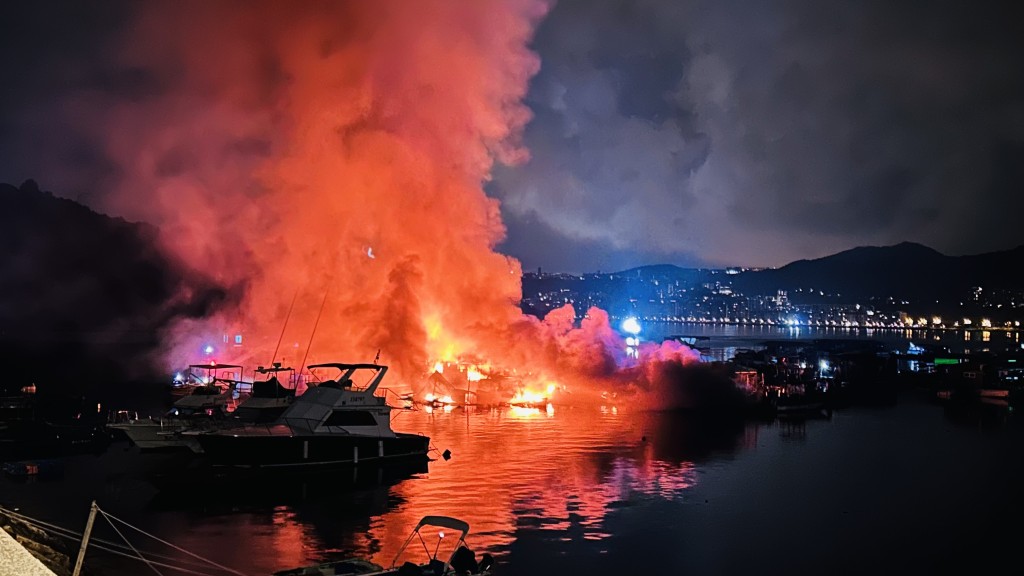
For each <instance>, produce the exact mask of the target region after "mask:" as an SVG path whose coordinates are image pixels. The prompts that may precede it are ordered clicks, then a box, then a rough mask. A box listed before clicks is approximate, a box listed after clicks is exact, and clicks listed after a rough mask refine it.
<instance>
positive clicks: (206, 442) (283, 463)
mask: <svg viewBox="0 0 1024 576" xmlns="http://www.w3.org/2000/svg"><path fill="white" fill-rule="evenodd" d="M309 369H310V370H311V371H316V370H325V369H327V370H333V371H335V372H336V373H337V377H336V378H334V379H331V380H326V381H323V382H320V383H319V384H318V385H317V386H314V387H311V388H309V389H307V390H306V391H305V392H304V393H303V394H301V395H300V396H298V397H296V398H295V400H293V401H292V402H291V404H290V405H289V406H288V408H287V409H285V411H284V413H283V414H282V415H281V416H280V418H278V419H277V420H275V421H274V422H272V423H269V424H265V425H259V424H252V425H246V426H241V427H233V428H230V429H225V430H215V431H208V432H204V433H201V434H198V435H196V436H194V437H195V438H196V439H197V441H198V442H199V444H200V446H201V447H202V451H203V452H204V453H205V454H206V457H207V459H208V461H209V462H210V464H212V465H214V466H227V467H239V468H293V469H301V468H310V467H317V466H326V465H357V464H363V463H382V462H389V461H400V460H407V459H409V460H416V459H420V460H426V459H427V454H428V451H429V450H430V439H429V438H428V437H427V436H423V435H420V434H409V433H402V432H395V431H394V430H392V428H391V417H390V415H391V406H389V405H388V404H387V403H386V402H385V398H384V396H383V395H377V394H376V393H377V392H378V391H379V392H381V393H382V394H383V392H384V390H383V389H381V388H380V383H381V380H383V378H384V375H385V374H386V373H387V370H388V368H387V366H383V365H378V364H346V363H331V364H314V365H311V366H309ZM359 380H362V382H361V383H360V384H357V381H359Z"/></svg>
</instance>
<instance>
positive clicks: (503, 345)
mask: <svg viewBox="0 0 1024 576" xmlns="http://www.w3.org/2000/svg"><path fill="white" fill-rule="evenodd" d="M139 8H140V9H141V10H142V12H141V13H140V14H138V15H137V18H136V19H135V20H134V21H133V22H134V24H133V26H132V27H131V33H130V34H129V35H128V37H127V38H126V39H125V42H124V43H123V44H121V45H120V48H119V50H118V51H117V57H118V59H119V67H120V68H121V69H122V70H128V71H130V72H129V73H127V76H128V77H131V78H133V79H134V80H133V85H134V86H135V91H134V93H135V97H134V98H132V99H131V100H129V101H125V100H121V101H119V102H118V104H117V106H114V107H107V108H104V110H105V112H104V113H103V114H99V115H90V118H92V121H94V122H95V123H96V124H95V125H94V126H92V129H93V130H95V131H96V132H98V133H102V134H105V135H106V139H105V146H106V153H107V154H108V155H109V157H110V158H112V159H114V160H115V161H116V163H117V164H118V165H119V166H120V173H119V175H118V185H117V187H116V190H117V193H116V195H114V196H112V197H110V198H109V199H108V206H107V208H108V209H109V210H110V211H112V212H116V213H119V214H124V215H127V216H129V217H133V218H137V219H141V220H146V221H150V222H153V223H155V224H157V225H159V226H160V228H161V229H162V230H163V231H164V234H165V241H166V242H167V244H168V246H169V247H171V248H172V249H173V250H174V251H175V252H176V253H177V254H179V255H180V256H181V257H183V258H185V259H186V260H187V261H188V262H190V263H192V265H193V266H195V267H196V268H198V269H200V270H203V271H205V272H206V273H208V274H210V275H212V276H213V277H214V278H215V279H216V280H217V281H218V282H219V283H221V284H223V285H224V286H225V287H228V288H232V289H233V292H232V293H238V294H242V295H243V296H242V297H241V299H240V301H238V302H236V303H235V305H234V306H231V307H230V309H226V310H224V311H222V313H220V314H218V315H217V316H216V317H212V318H207V319H204V320H202V321H199V322H196V321H188V322H182V323H179V324H178V325H177V326H176V329H175V330H173V331H172V332H171V333H169V334H168V335H167V340H168V358H167V361H168V364H169V365H182V364H185V363H189V362H195V361H197V360H201V359H202V357H201V352H200V351H201V350H202V349H203V348H204V347H205V346H206V345H207V344H210V343H211V340H213V342H212V345H213V346H215V348H216V355H217V356H218V359H220V360H221V361H232V362H241V363H245V364H247V365H249V366H250V367H251V366H254V365H256V364H269V363H270V362H271V361H273V360H277V361H282V362H284V363H285V364H287V365H292V366H293V367H296V368H299V367H301V365H303V364H310V363H313V362H332V361H341V362H370V361H373V360H374V359H375V358H376V357H377V354H378V352H379V353H380V361H381V362H382V363H385V364H388V365H390V366H391V367H392V369H393V370H394V371H396V372H397V373H398V378H397V379H395V380H393V381H392V385H394V383H395V382H398V383H400V385H401V384H404V385H407V386H413V387H415V386H416V383H417V382H419V381H421V380H422V379H423V377H424V375H425V373H426V371H427V369H428V367H429V366H430V365H431V363H432V362H433V361H435V360H438V359H456V358H457V357H459V356H462V355H467V354H473V355H477V356H478V357H481V358H485V359H487V360H488V361H489V362H493V363H495V364H497V365H503V366H518V367H523V366H529V367H530V368H531V370H533V371H535V373H534V375H535V376H536V377H537V378H541V379H544V378H556V377H557V378H559V381H558V382H559V384H566V383H567V379H577V380H579V381H584V380H586V381H591V382H592V381H594V380H595V379H596V380H598V381H604V382H607V383H614V382H615V381H616V378H617V377H621V375H619V376H617V375H616V371H617V367H618V366H620V365H621V360H622V359H621V358H617V357H616V356H617V355H619V354H621V353H620V352H619V351H621V350H623V344H622V342H621V339H619V338H618V336H616V335H615V333H614V331H612V330H611V329H610V327H609V325H608V321H607V316H606V315H604V313H603V312H601V311H596V310H595V311H591V313H590V315H589V318H587V319H586V320H584V321H583V324H582V326H581V327H579V328H574V326H573V320H574V313H573V311H572V310H571V309H566V310H563V311H559V312H557V313H555V314H553V315H552V316H550V317H549V318H547V319H545V320H544V321H539V320H537V319H535V318H533V317H527V316H524V315H523V314H522V313H521V312H520V310H519V307H518V302H519V300H520V297H521V294H520V278H521V271H520V265H519V262H517V261H516V260H514V259H512V258H509V257H506V256H503V255H502V254H499V253H497V252H495V250H494V247H495V246H496V245H497V244H498V243H499V242H501V241H502V240H503V238H504V235H505V228H504V225H503V224H502V221H501V217H500V212H499V205H498V203H497V201H496V200H494V199H492V198H489V197H488V196H487V195H486V194H485V193H484V191H483V185H484V183H485V182H486V181H488V179H489V178H490V174H491V170H492V168H493V164H494V162H495V161H499V162H501V163H505V164H514V163H516V162H519V161H522V160H524V159H525V158H526V157H527V151H526V150H525V149H524V148H523V147H522V146H521V144H520V135H521V132H522V130H523V127H524V126H525V124H526V123H527V122H528V121H529V119H530V112H529V109H528V108H526V107H525V106H524V104H523V103H522V100H523V97H524V96H525V94H526V91H527V88H528V84H529V80H530V78H531V76H533V75H534V74H535V73H536V72H537V71H538V70H539V66H540V62H539V60H538V57H537V56H536V55H535V54H534V53H533V52H532V51H531V50H530V49H529V42H530V40H531V36H532V34H533V30H534V27H535V25H536V23H537V22H538V21H539V19H540V18H542V17H543V15H544V14H545V12H546V10H547V8H548V7H547V6H546V4H545V3H543V2H538V1H536V0H513V1H503V2H497V1H494V2H442V1H417V2H405V1H384V2H378V1H375V2H302V3H282V2H205V1H204V2H163V3H156V4H150V3H147V4H145V5H144V6H141V5H140V6H139ZM95 104H96V103H95V102H89V101H88V100H87V99H85V100H83V101H82V102H81V103H80V105H81V106H82V108H83V110H92V109H95V108H96V106H95ZM235 334H241V335H242V337H243V342H242V344H241V346H235V342H234V335H235ZM222 336H226V339H225V338H222ZM684 356H685V354H684V355H682V356H680V357H684ZM556 375H558V376H556Z"/></svg>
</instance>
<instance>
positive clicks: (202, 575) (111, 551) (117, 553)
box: [89, 540, 216, 576]
mask: <svg viewBox="0 0 1024 576" xmlns="http://www.w3.org/2000/svg"><path fill="white" fill-rule="evenodd" d="M89 542H90V544H89V545H90V546H91V547H93V548H96V549H97V550H102V551H104V552H106V553H108V554H113V555H115V556H121V557H124V558H128V559H131V560H141V559H140V558H139V557H137V556H132V555H131V554H126V553H124V552H121V551H119V550H114V549H113V548H107V547H106V546H102V545H94V544H92V540H90V541H89ZM152 564H153V565H154V566H160V567H161V568H170V569H171V570H176V571H178V572H184V573H186V574H196V575H197V576H216V574H210V573H209V572H199V571H196V570H191V569H189V568H182V567H180V566H174V565H173V564H165V563H163V562H152Z"/></svg>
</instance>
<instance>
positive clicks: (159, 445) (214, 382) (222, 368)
mask: <svg viewBox="0 0 1024 576" xmlns="http://www.w3.org/2000/svg"><path fill="white" fill-rule="evenodd" d="M240 370H241V366H237V365H233V364H215V363H214V364H193V365H191V366H189V377H188V381H189V382H194V383H196V384H195V385H190V386H189V387H188V394H186V395H184V396H181V397H179V398H178V399H177V400H175V401H174V403H173V404H172V405H171V408H170V410H168V411H167V413H165V414H164V415H163V416H161V417H159V418H156V417H149V418H137V417H136V418H130V419H125V420H124V421H117V422H111V423H108V424H107V428H108V429H110V430H112V431H116V432H117V433H121V434H124V435H125V436H126V437H127V438H128V440H129V441H130V442H131V443H132V444H134V445H136V446H138V448H139V449H140V450H145V451H155V450H178V449H188V450H192V451H193V452H199V451H200V447H199V443H198V442H196V441H195V440H194V439H193V438H192V437H191V436H186V435H183V434H181V433H182V432H184V431H188V430H193V431H194V430H203V429H209V428H216V427H218V426H220V425H223V423H224V422H225V421H227V418H228V415H229V412H230V404H231V403H232V402H234V400H235V398H234V395H235V392H236V390H235V389H236V387H237V385H238V382H239V380H237V379H234V378H235V377H236V376H235V375H236V374H240V372H236V371H240ZM203 372H205V374H204V373H203ZM222 373H227V374H230V375H231V376H232V378H224V377H222V376H221V374H222ZM121 412H122V413H127V412H126V411H121Z"/></svg>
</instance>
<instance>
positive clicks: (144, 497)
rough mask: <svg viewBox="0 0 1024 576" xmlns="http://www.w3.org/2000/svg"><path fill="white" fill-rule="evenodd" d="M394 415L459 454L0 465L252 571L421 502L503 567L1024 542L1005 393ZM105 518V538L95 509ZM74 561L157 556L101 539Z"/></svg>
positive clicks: (118, 457) (11, 484) (386, 524)
mask: <svg viewBox="0 0 1024 576" xmlns="http://www.w3.org/2000/svg"><path fill="white" fill-rule="evenodd" d="M394 427H395V428H396V429H397V430H402V431H416V432H422V433H425V434H428V435H429V436H430V437H431V439H432V444H433V446H434V447H436V448H437V449H438V450H439V451H443V450H445V449H448V450H451V453H452V457H451V459H450V460H447V461H446V460H444V459H442V458H438V459H436V460H434V461H432V462H430V463H428V464H427V465H426V467H425V470H420V471H406V472H402V473H399V474H398V475H397V477H391V476H390V475H385V474H380V473H378V472H377V471H369V473H362V471H360V472H359V473H357V474H355V475H353V474H352V473H351V472H349V473H345V474H330V475H320V476H318V477H316V478H314V479H294V478H293V479H287V478H286V479H280V480H278V481H275V482H260V483H255V484H254V483H248V482H236V483H229V484H226V485H225V484H222V483H218V484H210V483H207V482H205V481H204V479H203V478H201V477H196V478H189V477H188V476H187V475H185V476H179V477H178V480H176V481H175V483H173V484H171V485H167V484H166V483H164V482H157V481H156V480H155V478H157V477H158V475H159V474H160V473H162V472H165V471H167V470H169V469H180V468H181V467H182V466H184V465H186V464H187V463H186V462H184V461H183V460H175V457H173V456H169V455H149V454H140V453H138V452H137V451H136V450H135V449H134V448H129V447H127V446H126V445H125V444H117V443H115V444H113V445H112V446H111V447H110V448H109V449H108V450H107V451H106V452H104V453H102V454H99V455H84V456H76V457H71V458H69V459H67V460H66V465H65V471H64V474H63V477H62V478H60V479H54V480H38V481H34V482H18V481H14V480H12V479H10V478H3V479H2V480H0V504H2V505H4V506H6V507H17V508H19V509H20V510H21V512H22V513H24V514H27V515H29V516H32V517H35V518H39V519H42V520H46V521H50V522H53V523H56V524H60V525H62V526H66V527H69V528H73V529H76V530H80V529H81V527H82V526H83V525H84V522H85V519H86V516H87V513H88V508H89V503H90V501H91V500H93V499H95V500H96V501H97V502H98V504H99V506H100V507H101V508H103V509H104V510H106V511H107V512H109V513H110V514H113V515H115V516H117V517H119V518H122V519H124V520H126V521H127V522H129V523H131V524H133V525H135V526H138V527H140V528H142V529H144V530H146V531H148V532H150V533H152V534H154V535H157V536H159V537H161V538H163V539H166V540H168V541H170V542H173V543H174V544H176V545H178V546H181V547H183V548H185V549H187V550H189V551H191V552H194V553H196V554H199V555H200V556H203V557H205V558H209V559H211V560H214V561H216V562H217V563H220V564H222V565H224V566H228V567H231V568H233V569H235V570H238V571H240V572H242V573H245V574H253V575H263V576H266V575H268V574H270V573H271V572H273V571H275V570H280V569H284V568H290V567H295V566H299V565H303V564H308V563H312V562H316V561H321V560H325V559H334V558H338V557H343V556H347V555H350V554H356V555H361V556H368V557H370V558H372V559H374V560H375V561H377V562H379V563H385V564H387V563H390V561H391V559H392V555H393V554H394V552H395V551H396V550H397V549H398V547H399V546H400V545H401V544H402V541H403V540H404V539H405V537H406V536H407V535H408V534H409V531H410V530H411V529H412V527H413V526H414V524H415V523H416V522H417V521H418V520H419V518H420V517H422V516H424V515H428V514H445V515H451V516H456V517H459V518H462V519H464V520H466V521H468V522H469V523H470V525H471V527H472V533H471V535H470V538H469V539H470V544H471V545H472V546H473V547H474V549H475V550H476V551H477V552H478V553H482V552H489V553H491V554H492V555H494V556H495V557H496V558H497V561H498V571H499V572H498V573H499V574H502V575H524V576H525V575H539V574H565V573H578V574H595V575H604V574H607V575H613V574H614V575H621V574H638V573H641V572H644V571H648V570H656V571H658V572H659V573H666V574H748V573H751V572H754V571H756V572H758V573H762V574H788V575H803V574H822V573H829V574H854V573H865V572H867V571H872V572H881V573H897V572H904V573H940V572H941V573H945V572H949V571H951V570H954V569H962V570H966V571H968V572H969V573H978V572H985V571H989V570H990V569H993V568H994V567H995V566H999V565H1001V564H1002V563H1003V562H1010V563H1011V565H1013V564H1015V563H1016V562H1017V558H1016V550H1017V542H1019V538H1020V536H1021V532H1022V530H1021V529H1020V528H1019V518H1020V514H1021V512H1024V498H1022V496H1021V488H1022V486H1024V452H1022V450H1021V448H1022V447H1024V444H1022V442H1021V441H1022V439H1024V434H1022V430H1024V427H1022V426H1021V422H1019V421H1018V419H1017V414H1014V413H1013V412H1006V411H1004V410H999V411H996V412H987V411H969V412H966V413H955V414H954V413H947V412H946V411H945V410H944V409H943V408H942V407H941V406H938V405H936V404H934V403H933V402H931V399H930V397H929V395H928V394H925V393H923V392H921V391H913V390H909V391H905V392H903V393H901V395H900V396H899V400H898V402H897V403H896V404H895V405H891V406H884V407H857V408H848V409H843V410H839V411H836V412H833V413H832V416H831V418H828V419H824V418H823V419H815V420H808V421H803V422H801V421H789V422H786V421H772V422H750V421H743V420H731V419H710V418H696V417H693V416H687V415H684V414H667V413H648V412H632V411H630V410H629V409H628V407H626V406H621V407H615V408H612V407H605V408H598V407H593V408H585V409H584V408H561V407H555V408H553V409H551V410H516V409H503V410H486V411H478V412H474V411H471V412H466V411H463V410H454V411H451V412H443V411H438V412H433V413H429V412H425V411H403V412H401V413H398V414H397V415H396V417H395V420H394ZM359 474H362V475H361V476H360V475H359ZM158 486H159V487H158ZM97 534H99V536H100V537H102V538H104V539H108V540H118V538H117V535H116V534H114V533H113V532H112V531H111V530H110V529H109V527H108V526H105V525H104V523H102V522H100V523H99V524H98V525H97ZM131 540H132V543H133V544H135V545H139V546H142V547H144V548H146V549H148V550H154V551H160V552H163V553H171V554H173V555H176V556H182V555H181V554H180V553H175V552H173V551H170V550H169V549H167V548H160V547H154V546H153V545H151V544H149V543H148V542H147V539H146V538H144V537H142V536H139V535H135V536H133V537H131ZM86 568H87V569H91V570H92V571H93V572H92V573H93V574H102V575H106V574H146V573H150V570H149V569H148V568H147V567H146V566H145V565H143V564H139V563H128V561H115V560H111V559H107V558H102V557H100V556H98V555H95V556H89V557H87V560H86ZM203 571H204V572H207V573H217V572H215V571H211V570H205V569H204V570H203ZM163 573H165V574H170V573H174V572H170V571H163Z"/></svg>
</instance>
